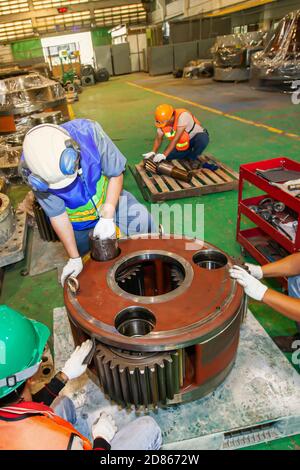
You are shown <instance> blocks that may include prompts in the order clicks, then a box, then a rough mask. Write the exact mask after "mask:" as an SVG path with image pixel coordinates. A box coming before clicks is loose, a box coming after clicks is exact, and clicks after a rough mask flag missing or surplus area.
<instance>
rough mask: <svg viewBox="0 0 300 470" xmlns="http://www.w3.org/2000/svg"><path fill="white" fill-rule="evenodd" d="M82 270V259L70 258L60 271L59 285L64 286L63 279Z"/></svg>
mask: <svg viewBox="0 0 300 470" xmlns="http://www.w3.org/2000/svg"><path fill="white" fill-rule="evenodd" d="M82 270H83V263H82V259H81V258H80V257H79V258H70V259H69V261H68V262H67V264H66V265H65V267H64V269H63V271H62V274H61V278H60V282H61V285H62V286H63V287H64V284H65V281H66V279H67V278H68V277H69V276H72V277H77V276H78V274H80V273H81V271H82Z"/></svg>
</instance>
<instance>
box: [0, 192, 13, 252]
mask: <svg viewBox="0 0 300 470" xmlns="http://www.w3.org/2000/svg"><path fill="white" fill-rule="evenodd" d="M15 227H16V221H15V217H14V212H13V208H12V205H11V203H10V200H9V198H8V196H6V194H3V193H0V245H3V244H4V243H6V242H7V240H9V239H10V238H11V236H12V234H13V233H14V230H15Z"/></svg>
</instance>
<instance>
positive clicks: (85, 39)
mask: <svg viewBox="0 0 300 470" xmlns="http://www.w3.org/2000/svg"><path fill="white" fill-rule="evenodd" d="M72 42H75V43H76V44H78V45H79V50H80V60H81V63H82V64H92V63H93V58H94V49H93V44H92V39H91V33H88V32H87V33H76V34H67V35H63V36H51V37H49V38H42V45H43V47H49V46H60V45H63V44H68V43H72Z"/></svg>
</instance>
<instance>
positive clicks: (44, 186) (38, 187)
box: [27, 173, 49, 192]
mask: <svg viewBox="0 0 300 470" xmlns="http://www.w3.org/2000/svg"><path fill="white" fill-rule="evenodd" d="M27 182H28V184H29V185H30V186H31V187H32V189H33V190H34V191H41V192H46V191H48V189H49V185H48V183H47V181H45V180H43V178H41V177H40V176H37V175H34V174H33V173H31V174H30V175H28V177H27Z"/></svg>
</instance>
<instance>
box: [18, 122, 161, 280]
mask: <svg viewBox="0 0 300 470" xmlns="http://www.w3.org/2000/svg"><path fill="white" fill-rule="evenodd" d="M125 165H126V159H125V157H124V156H123V155H122V154H121V152H120V151H119V150H118V148H117V147H116V146H115V145H114V144H113V142H112V141H111V140H110V138H109V137H108V136H107V135H106V134H105V132H104V131H103V129H102V128H101V126H100V125H99V124H98V123H96V122H94V121H90V120H87V119H75V120H73V121H69V122H67V123H65V124H62V125H61V126H57V125H54V124H41V125H39V126H36V127H33V128H32V129H31V130H30V131H29V132H28V133H27V134H26V136H25V139H24V143H23V160H22V164H21V171H22V174H23V176H24V179H26V181H27V182H28V184H29V185H30V186H31V187H32V189H33V190H34V193H35V196H36V198H37V200H38V201H39V203H40V205H41V206H42V208H43V209H44V211H45V212H46V214H47V215H48V217H49V218H50V222H51V225H52V227H53V228H54V230H55V232H56V233H57V235H58V237H59V239H60V240H61V242H62V243H63V245H64V247H65V250H66V252H67V253H68V255H69V258H70V259H69V261H68V263H67V264H66V266H65V267H64V269H63V273H62V277H61V283H62V285H63V284H64V282H65V280H66V278H67V277H68V276H70V275H72V276H75V277H76V276H77V275H78V274H79V273H80V272H81V271H82V269H83V264H82V259H81V256H82V255H84V254H85V253H87V252H88V251H89V235H88V234H89V231H90V230H91V229H94V236H95V237H99V238H100V239H106V238H110V237H113V236H115V234H116V225H117V227H118V229H120V231H121V233H122V234H125V235H132V234H134V233H141V234H142V233H148V232H151V231H155V227H154V222H153V220H152V218H151V216H150V214H149V213H148V211H147V209H146V208H145V207H144V206H143V205H142V204H140V203H139V202H138V201H137V200H136V199H135V198H134V196H133V195H132V194H130V193H129V192H127V191H124V190H122V187H123V172H124V170H125Z"/></svg>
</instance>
